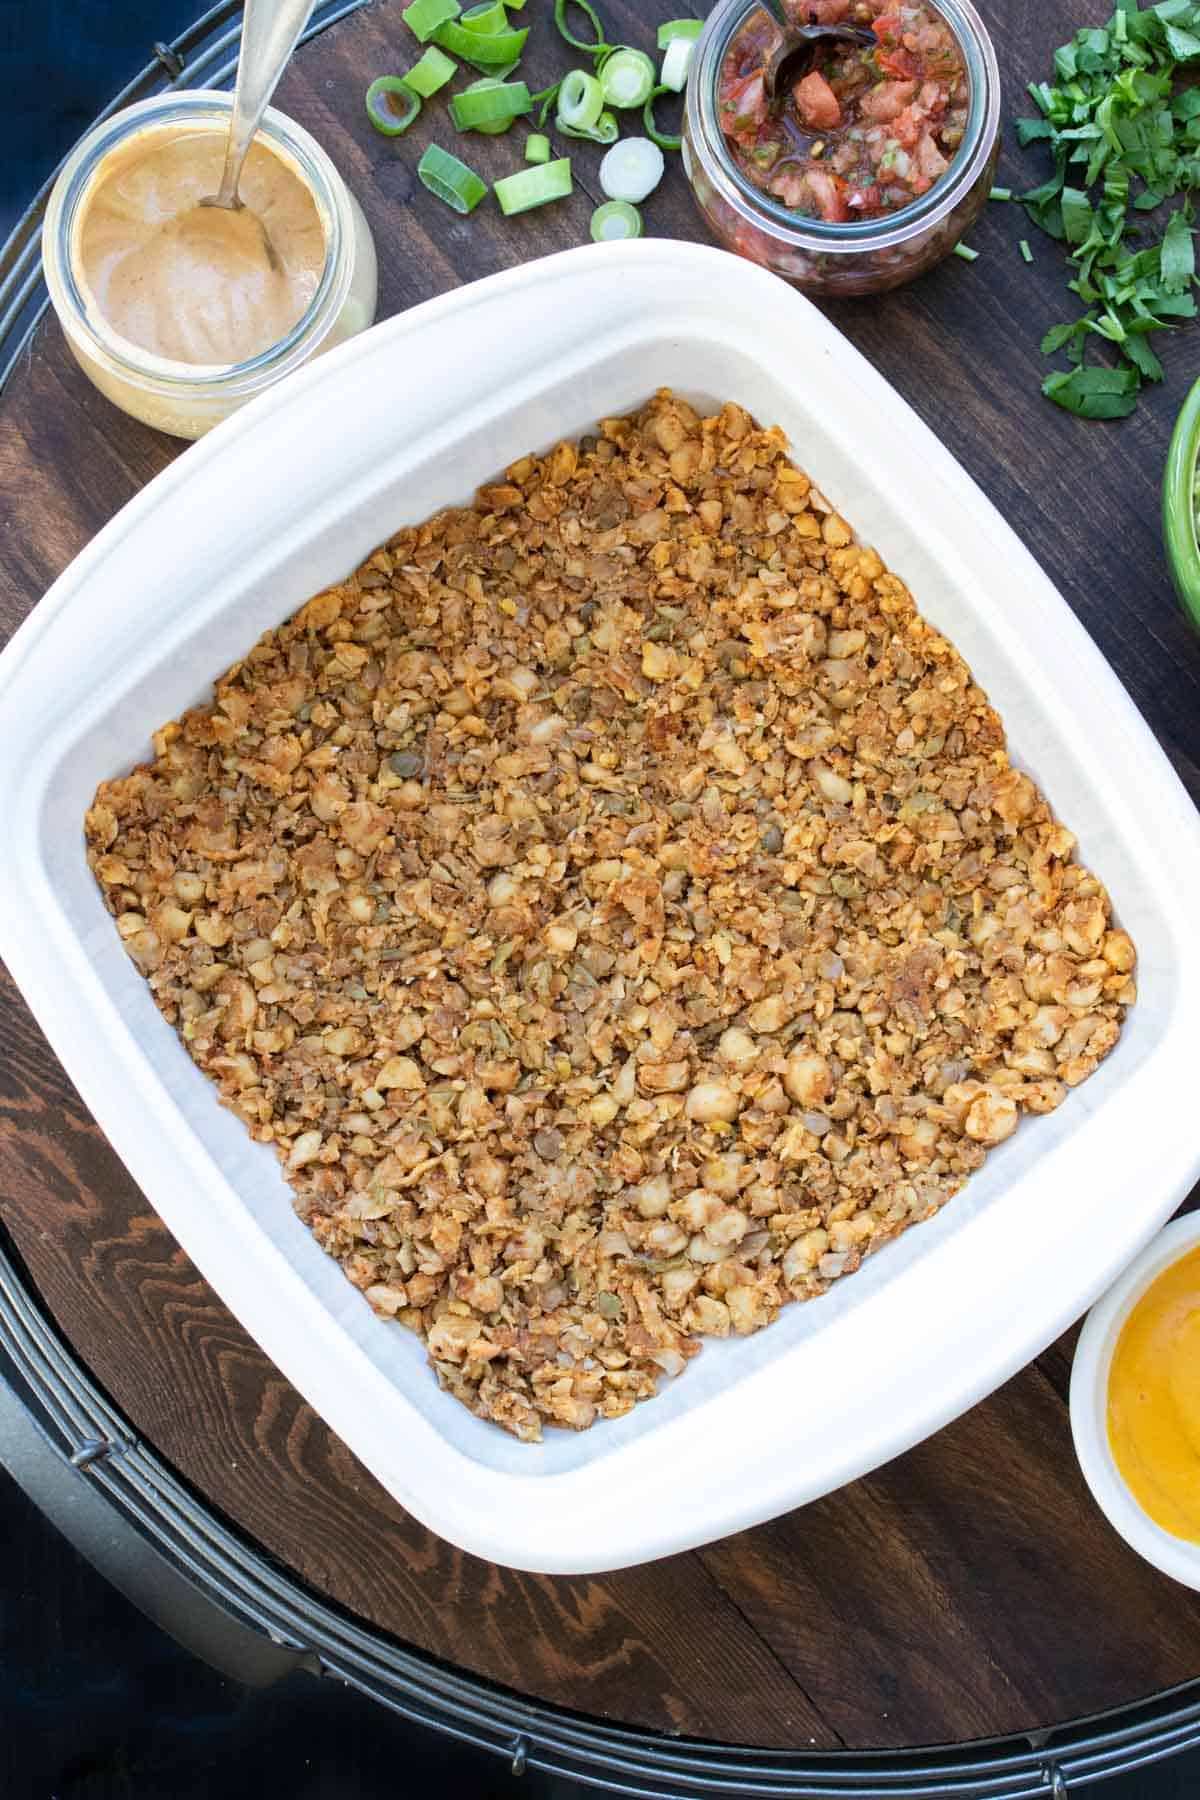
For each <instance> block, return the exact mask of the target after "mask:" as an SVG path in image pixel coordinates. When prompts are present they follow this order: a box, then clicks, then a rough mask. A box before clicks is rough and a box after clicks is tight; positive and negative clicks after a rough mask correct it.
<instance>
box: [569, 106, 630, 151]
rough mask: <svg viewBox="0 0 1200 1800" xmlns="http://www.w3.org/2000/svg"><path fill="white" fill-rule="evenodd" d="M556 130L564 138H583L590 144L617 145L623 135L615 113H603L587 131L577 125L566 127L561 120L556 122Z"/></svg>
mask: <svg viewBox="0 0 1200 1800" xmlns="http://www.w3.org/2000/svg"><path fill="white" fill-rule="evenodd" d="M554 123H555V128H556V129H557V130H558V131H561V132H562V135H563V136H564V137H570V138H583V139H585V140H586V141H587V142H588V143H589V144H604V145H608V144H615V143H616V141H617V139H618V138H619V137H620V135H621V127H620V126H619V125H618V124H617V120H616V115H615V113H610V112H602V113H601V114H600V117H599V118H598V119H597V120H596V123H595V124H594V125H592V126H591V127H589V129H588V130H587V131H583V130H581V129H580V128H579V127H578V126H575V125H564V124H563V122H562V120H561V119H556V120H555V122H554Z"/></svg>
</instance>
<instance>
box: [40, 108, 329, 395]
mask: <svg viewBox="0 0 1200 1800" xmlns="http://www.w3.org/2000/svg"><path fill="white" fill-rule="evenodd" d="M232 105H233V99H232V96H231V95H230V94H228V93H226V92H224V91H222V90H221V89H217V88H190V89H187V90H185V91H183V92H178V91H175V92H172V93H170V94H162V95H156V96H153V97H152V98H151V99H149V100H142V101H139V102H138V103H137V104H136V105H134V106H129V107H126V108H124V109H123V110H122V111H121V112H119V113H115V114H114V115H113V116H112V118H110V119H104V120H101V122H100V123H99V124H98V125H96V126H94V127H93V128H92V130H91V131H90V132H88V133H87V134H86V136H84V137H83V138H82V139H81V140H80V142H79V143H78V144H77V145H76V147H75V149H74V151H73V152H72V154H71V156H70V157H69V159H68V161H67V162H66V163H65V164H64V166H63V168H62V171H61V172H60V174H59V177H58V180H57V181H56V183H55V185H54V190H53V192H52V194H51V196H50V203H49V205H48V207H47V209H46V219H45V223H44V225H43V228H42V261H43V265H44V268H45V274H46V282H47V286H48V287H49V290H50V295H51V298H52V300H53V301H54V306H55V311H56V312H57V313H58V315H59V319H60V321H61V322H62V324H63V326H64V329H69V330H71V331H73V332H75V333H77V334H78V335H79V336H81V337H82V338H83V339H85V341H86V348H87V352H88V354H89V355H90V356H92V357H94V358H95V359H96V360H97V361H99V362H100V363H102V364H103V365H104V366H105V367H107V368H109V369H110V370H111V371H113V372H115V373H118V374H119V375H120V376H122V377H123V378H125V379H133V380H135V381H137V382H138V383H140V384H141V385H142V386H151V387H153V388H155V389H156V390H158V391H159V392H161V393H163V394H177V395H180V396H182V395H184V394H186V393H189V392H192V393H194V392H196V391H197V390H201V389H206V388H212V387H214V386H215V387H221V388H223V389H225V390H227V391H232V392H244V393H247V394H248V393H251V392H254V391H255V390H256V389H257V388H258V387H260V386H263V385H265V384H266V383H267V382H272V381H275V380H277V379H278V377H279V376H280V375H282V374H284V373H286V372H287V370H288V369H289V368H291V367H292V366H293V365H294V364H295V363H297V362H300V361H303V360H305V359H306V358H307V357H308V356H309V355H310V354H311V352H312V348H313V344H312V339H313V337H314V336H315V335H317V333H318V332H319V331H320V328H321V327H322V326H323V325H326V324H329V323H332V321H333V319H334V318H336V316H337V311H338V308H339V307H340V306H341V303H342V300H343V299H344V297H345V295H344V290H345V289H346V288H347V286H348V283H349V278H350V274H351V270H350V268H349V261H348V256H347V247H348V245H349V244H350V243H351V242H352V239H353V226H352V221H351V219H350V215H349V210H348V199H347V197H346V194H345V189H344V187H343V184H342V180H341V177H340V175H339V174H338V172H337V170H336V169H335V168H334V166H333V164H332V163H331V162H330V160H329V158H328V156H327V155H326V154H325V152H324V150H322V148H321V146H320V145H319V144H318V143H317V142H316V140H315V139H314V138H312V137H310V136H309V134H308V132H306V131H305V130H304V128H303V127H302V126H300V125H298V124H297V123H296V122H295V120H294V119H290V118H288V116H287V115H286V114H285V113H281V112H278V111H277V110H276V109H275V108H274V107H268V108H267V109H266V111H265V112H264V114H263V117H262V120H261V122H260V124H259V128H258V135H260V136H261V137H263V138H265V139H266V140H267V142H268V143H269V145H270V147H271V150H272V152H273V153H274V154H276V155H278V156H279V157H280V160H281V161H283V162H284V163H285V164H286V165H287V166H289V167H291V169H292V171H293V173H294V174H295V175H296V176H297V178H298V179H299V180H300V181H301V182H302V183H303V184H304V186H305V187H306V188H307V190H308V192H309V194H310V195H311V197H312V200H313V204H314V205H315V207H316V210H317V216H318V218H319V220H320V223H321V229H322V232H323V233H324V238H325V262H324V266H323V268H322V270H321V275H320V279H319V281H318V283H317V287H316V290H315V292H314V293H313V295H312V297H311V299H310V300H309V302H308V305H307V306H306V307H305V309H304V311H303V313H301V315H300V317H299V319H297V321H296V323H295V324H294V325H293V326H292V327H291V329H290V330H289V331H288V332H287V333H286V334H285V335H284V336H283V337H282V338H280V339H279V340H278V341H277V342H276V343H274V344H268V345H267V347H266V349H265V350H261V351H259V352H258V353H257V355H255V356H252V357H247V358H246V359H245V360H244V361H242V362H230V363H187V362H180V361H177V360H175V359H174V358H171V357H164V356H157V355H155V354H154V352H153V351H150V350H144V349H142V348H141V346H139V345H138V344H135V343H134V342H132V340H131V339H129V338H126V337H123V336H122V335H121V334H120V333H119V332H117V331H115V330H114V329H113V328H112V327H111V326H109V325H108V323H107V321H106V320H105V321H104V323H103V327H102V328H101V327H100V326H98V324H97V321H96V317H95V314H96V311H97V308H96V306H95V302H94V300H92V301H90V302H89V298H88V296H87V291H86V289H85V288H84V287H83V286H82V285H81V283H80V281H79V279H78V277H77V275H76V272H75V266H74V262H75V259H74V255H73V251H74V246H75V240H76V236H77V233H78V229H79V226H80V224H81V222H82V217H83V213H84V211H85V210H86V204H87V202H88V200H89V199H90V198H91V195H92V193H93V192H94V182H95V177H96V174H97V172H98V170H99V167H100V164H101V162H102V160H103V158H104V157H106V156H108V155H109V154H110V152H111V151H113V150H114V149H115V148H116V147H117V146H118V145H119V144H122V143H126V142H128V141H129V140H131V139H133V138H136V137H138V136H140V135H141V134H142V133H149V132H151V131H154V132H158V131H161V130H163V129H164V128H167V127H170V126H171V125H177V126H179V127H180V128H183V127H185V126H187V125H194V124H196V123H201V122H206V121H214V122H217V123H218V124H223V123H224V120H225V119H226V118H227V117H228V114H229V112H230V110H231V108H232Z"/></svg>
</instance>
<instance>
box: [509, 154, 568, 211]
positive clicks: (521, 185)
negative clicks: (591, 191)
mask: <svg viewBox="0 0 1200 1800" xmlns="http://www.w3.org/2000/svg"><path fill="white" fill-rule="evenodd" d="M571 190H572V183H571V159H570V157H569V156H560V157H559V159H558V161H557V162H548V163H541V164H540V165H539V166H538V167H536V168H532V169H519V170H518V171H517V173H516V174H515V175H505V176H504V177H503V179H502V180H500V181H498V182H497V183H496V198H497V200H498V201H499V202H500V211H501V212H502V213H503V214H504V215H505V217H506V218H507V217H510V216H511V215H512V214H513V213H523V212H529V211H530V210H531V209H532V208H533V207H535V206H545V205H546V204H547V203H548V202H549V201H551V200H565V199H566V197H567V195H568V194H569V193H570V192H571Z"/></svg>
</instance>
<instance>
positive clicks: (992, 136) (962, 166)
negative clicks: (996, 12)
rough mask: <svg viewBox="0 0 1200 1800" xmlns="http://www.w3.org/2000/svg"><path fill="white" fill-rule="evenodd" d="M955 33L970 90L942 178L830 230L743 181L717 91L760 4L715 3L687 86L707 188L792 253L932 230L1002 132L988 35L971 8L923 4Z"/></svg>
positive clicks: (869, 246)
mask: <svg viewBox="0 0 1200 1800" xmlns="http://www.w3.org/2000/svg"><path fill="white" fill-rule="evenodd" d="M928 4H929V5H931V6H932V7H933V9H934V11H935V12H937V13H939V14H940V15H941V17H942V18H943V19H944V20H945V22H946V24H947V25H949V27H950V29H951V31H952V32H953V33H954V36H955V39H956V41H957V43H958V46H959V48H960V50H961V51H962V54H963V61H964V63H965V65H966V69H967V76H968V80H969V82H970V88H971V108H970V113H969V115H968V119H967V126H966V131H965V133H964V136H963V142H962V145H961V146H960V148H959V150H958V153H957V155H956V156H955V159H954V161H953V162H952V163H951V165H950V168H949V170H948V171H947V173H946V175H945V176H944V177H943V178H942V179H941V180H940V181H937V182H935V183H934V185H933V186H932V187H931V188H930V190H929V192H928V193H927V194H923V195H921V196H920V198H919V199H917V200H915V201H913V202H912V203H911V204H910V205H908V206H904V207H901V208H900V209H899V210H898V211H896V212H892V213H884V214H882V215H881V216H880V217H879V218H875V219H858V220H854V221H847V222H845V223H835V222H831V221H828V220H825V219H811V218H806V217H805V216H804V215H802V214H798V213H796V212H794V211H792V210H791V209H789V208H788V207H785V206H784V205H783V204H782V203H781V202H780V201H776V200H773V199H771V197H770V196H769V195H767V194H764V193H763V191H762V189H761V188H756V187H755V186H754V184H753V182H751V181H749V180H747V178H746V176H745V175H743V173H742V171H741V170H740V169H739V168H738V165H737V163H736V161H735V160H734V158H733V157H732V156H731V155H730V153H729V148H728V145H727V143H726V140H725V134H724V132H723V131H722V130H721V126H720V121H719V119H718V116H717V105H716V95H717V84H718V81H719V79H720V72H721V67H722V65H723V63H724V60H725V56H726V53H727V52H728V50H729V47H730V44H731V43H732V41H733V38H734V36H735V35H736V33H737V32H738V31H739V30H740V29H741V27H742V26H743V25H744V24H745V22H746V19H747V17H748V16H749V14H750V13H751V12H753V11H754V10H755V9H756V8H757V7H758V5H759V0H720V3H719V4H718V5H717V6H716V7H715V8H714V10H713V12H712V13H711V14H710V16H709V19H708V23H707V25H706V26H705V28H704V33H703V36H702V37H701V40H700V43H699V45H698V47H697V53H696V58H695V62H694V63H693V67H692V76H691V79H690V81H689V82H688V91H687V116H688V123H689V126H690V127H691V132H690V136H691V139H692V144H691V148H692V150H693V152H694V153H695V154H696V155H697V156H698V157H699V159H700V161H701V162H702V163H703V165H704V172H705V175H706V176H707V178H708V180H709V181H710V182H712V184H713V185H714V187H716V188H717V189H718V190H719V191H720V193H721V196H722V198H723V199H724V200H725V201H726V202H727V203H728V204H729V205H730V206H732V207H733V208H734V209H735V211H737V212H739V213H740V214H741V216H742V218H743V220H744V221H745V222H746V223H747V224H752V225H755V226H757V227H758V229H759V230H762V231H767V232H769V233H770V234H771V235H772V236H773V237H775V238H776V239H777V240H778V241H779V242H781V243H784V244H787V245H789V246H791V247H793V248H795V249H799V250H808V251H819V252H824V253H825V254H827V255H830V256H839V255H851V254H857V253H861V252H864V251H876V250H886V249H892V248H894V247H896V246H899V245H903V244H904V243H905V242H906V241H907V240H908V239H909V238H912V237H915V236H917V235H919V234H920V233H923V232H925V231H927V230H928V229H929V227H930V226H931V225H936V224H937V223H939V222H940V220H941V219H943V218H944V217H945V216H946V215H947V214H948V213H950V212H952V211H953V210H954V208H955V206H957V205H958V203H959V202H960V201H961V200H962V199H963V197H964V195H966V194H967V193H969V192H970V190H971V188H972V187H973V185H974V183H975V181H976V180H977V179H978V176H979V173H980V171H981V169H982V168H983V167H984V165H985V164H986V162H987V158H988V156H989V155H990V154H991V150H992V146H993V144H994V143H995V140H996V136H997V133H998V131H999V128H1000V70H999V65H998V63H997V61H996V52H995V48H994V46H993V44H992V40H991V37H990V35H989V33H988V30H987V27H986V26H985V25H984V23H983V20H982V19H981V18H980V16H979V14H978V12H976V10H975V7H974V6H973V5H972V3H971V0H928Z"/></svg>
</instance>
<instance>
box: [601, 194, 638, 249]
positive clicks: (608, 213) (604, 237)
mask: <svg viewBox="0 0 1200 1800" xmlns="http://www.w3.org/2000/svg"><path fill="white" fill-rule="evenodd" d="M642 231H643V226H642V215H641V213H640V212H639V211H638V209H637V207H636V206H630V204H629V202H628V200H606V201H605V202H604V205H603V206H598V207H597V208H596V210H595V212H594V213H593V214H592V236H593V237H594V238H595V240H596V242H597V243H598V244H611V243H615V242H617V241H618V240H620V239H622V238H638V237H641V235H642Z"/></svg>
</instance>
